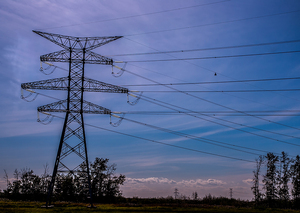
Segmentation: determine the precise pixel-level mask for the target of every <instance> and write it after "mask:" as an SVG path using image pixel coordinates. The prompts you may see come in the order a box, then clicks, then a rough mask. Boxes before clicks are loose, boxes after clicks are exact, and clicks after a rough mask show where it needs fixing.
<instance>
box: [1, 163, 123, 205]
mask: <svg viewBox="0 0 300 213" xmlns="http://www.w3.org/2000/svg"><path fill="white" fill-rule="evenodd" d="M85 167H86V166H85V165H84V164H82V165H81V169H82V170H85ZM90 170H91V188H92V193H93V200H94V202H113V201H114V200H115V199H116V198H118V197H120V196H121V191H120V188H119V187H120V185H122V184H123V183H124V181H125V176H124V175H119V176H116V175H115V170H116V166H115V165H114V164H113V165H108V159H102V158H96V159H95V161H94V162H93V163H91V165H90ZM86 176H87V175H85V174H84V173H79V174H67V175H64V174H58V175H57V177H56V181H55V185H54V190H53V199H52V200H54V201H57V200H59V201H73V202H86V199H87V197H88V189H89V187H88V181H87V177H86ZM4 178H5V179H6V182H7V189H6V190H4V195H3V196H4V197H6V198H9V199H12V200H33V201H45V200H46V197H47V193H48V185H49V183H50V181H51V176H50V175H49V174H48V172H47V166H46V167H45V172H44V174H43V175H41V176H38V175H35V174H34V172H33V170H31V169H29V168H25V169H22V170H21V171H18V170H17V169H16V170H15V172H14V178H15V180H14V181H13V182H12V183H11V182H10V181H9V178H8V175H7V173H6V172H5V177H4Z"/></svg>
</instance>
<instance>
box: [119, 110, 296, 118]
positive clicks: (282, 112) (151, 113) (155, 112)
mask: <svg viewBox="0 0 300 213" xmlns="http://www.w3.org/2000/svg"><path fill="white" fill-rule="evenodd" d="M244 112H247V113H256V114H257V115H258V116H300V114H291V113H299V112H300V111H299V110H295V111H294V110H291V111H289V110H282V111H244ZM276 112H277V113H279V114H270V113H276ZM113 113H115V114H136V115H172V116H174V115H185V113H190V114H213V116H227V117H228V116H249V115H245V114H240V113H236V112H228V111H195V112H194V113H191V112H187V111H178V112H172V111H122V112H113ZM262 113H268V114H262ZM284 113H288V114H284Z"/></svg>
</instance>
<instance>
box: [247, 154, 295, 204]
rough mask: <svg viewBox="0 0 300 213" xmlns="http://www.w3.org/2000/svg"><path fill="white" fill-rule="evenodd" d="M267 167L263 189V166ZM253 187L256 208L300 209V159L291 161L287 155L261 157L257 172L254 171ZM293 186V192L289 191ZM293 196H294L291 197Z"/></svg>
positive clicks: (258, 161) (257, 164)
mask: <svg viewBox="0 0 300 213" xmlns="http://www.w3.org/2000/svg"><path fill="white" fill-rule="evenodd" d="M262 165H264V166H265V170H266V173H265V174H263V175H262V177H263V180H262V182H263V184H264V185H263V189H264V191H261V190H260V188H259V176H260V171H261V166H262ZM253 174H254V177H253V185H252V187H251V190H252V192H253V194H254V200H255V203H256V206H261V207H276V208H298V209H299V208H300V157H299V155H298V156H296V159H290V158H289V157H288V155H287V153H285V152H282V153H281V156H276V155H274V154H273V153H268V154H267V155H266V156H260V157H259V159H258V160H257V161H256V170H255V171H253ZM290 183H291V184H290ZM289 185H291V187H292V190H290V189H289ZM290 193H291V194H292V196H291V195H290Z"/></svg>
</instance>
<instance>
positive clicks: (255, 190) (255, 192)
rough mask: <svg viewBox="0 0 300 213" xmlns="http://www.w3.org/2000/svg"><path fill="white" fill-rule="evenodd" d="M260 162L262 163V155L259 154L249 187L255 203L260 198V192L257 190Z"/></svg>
mask: <svg viewBox="0 0 300 213" xmlns="http://www.w3.org/2000/svg"><path fill="white" fill-rule="evenodd" d="M262 163H263V156H262V155H261V156H259V158H258V159H256V170H254V171H253V174H254V177H253V180H252V183H253V185H252V187H251V190H252V192H253V194H254V200H255V204H256V205H257V204H258V202H259V201H260V200H261V198H262V194H261V193H260V190H259V174H260V170H261V165H262Z"/></svg>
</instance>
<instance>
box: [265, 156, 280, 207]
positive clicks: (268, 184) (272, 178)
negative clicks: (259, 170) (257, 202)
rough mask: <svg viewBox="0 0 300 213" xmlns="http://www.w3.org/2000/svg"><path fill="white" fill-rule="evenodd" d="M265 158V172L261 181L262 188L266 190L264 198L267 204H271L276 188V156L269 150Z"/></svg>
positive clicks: (275, 195) (274, 197)
mask: <svg viewBox="0 0 300 213" xmlns="http://www.w3.org/2000/svg"><path fill="white" fill-rule="evenodd" d="M266 160H267V173H266V175H264V179H263V183H264V184H265V185H264V189H265V190H266V198H267V200H268V202H269V206H271V207H272V206H273V202H274V200H275V199H276V198H277V188H276V183H277V179H276V172H277V170H276V163H277V162H278V156H276V155H274V154H273V153H271V152H269V153H268V154H267V156H266Z"/></svg>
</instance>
